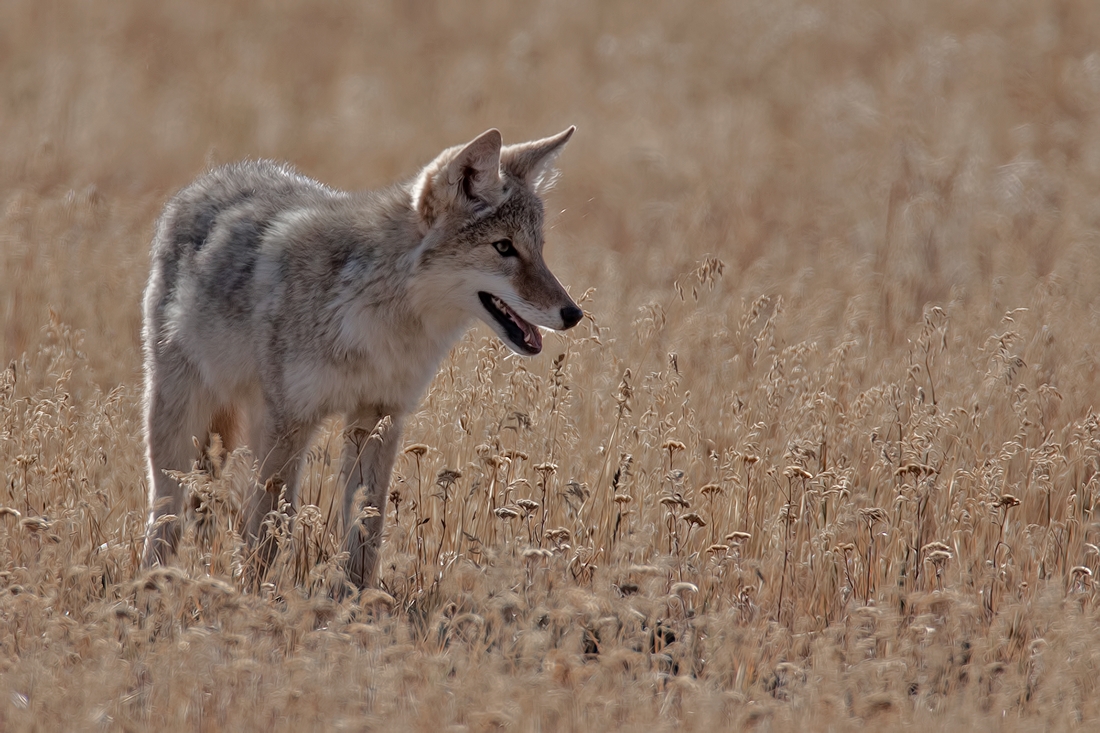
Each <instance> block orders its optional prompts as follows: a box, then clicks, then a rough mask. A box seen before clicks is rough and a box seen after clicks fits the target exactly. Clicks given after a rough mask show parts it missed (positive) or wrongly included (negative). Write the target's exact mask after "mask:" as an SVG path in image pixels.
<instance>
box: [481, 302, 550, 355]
mask: <svg viewBox="0 0 1100 733" xmlns="http://www.w3.org/2000/svg"><path fill="white" fill-rule="evenodd" d="M477 297H479V298H481V304H482V305H484V306H485V310H487V311H489V313H490V314H491V315H492V316H493V318H495V319H496V320H497V323H499V324H500V325H501V326H502V327H503V328H504V332H505V333H506V334H508V340H509V341H511V342H512V344H513V345H514V346H515V347H516V349H518V350H519V351H520V352H522V353H524V354H530V355H534V354H537V353H539V352H540V351H542V334H540V333H539V329H538V328H537V327H536V326H534V325H532V324H530V323H528V322H527V321H525V320H523V319H522V318H520V317H519V314H518V313H516V312H515V311H514V310H512V309H511V308H509V307H508V304H507V303H505V302H504V301H503V300H501V299H500V298H498V297H497V296H495V295H490V294H489V293H486V292H484V291H482V292H479V293H478V294H477Z"/></svg>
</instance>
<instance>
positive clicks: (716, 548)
mask: <svg viewBox="0 0 1100 733" xmlns="http://www.w3.org/2000/svg"><path fill="white" fill-rule="evenodd" d="M729 550H730V546H729V545H722V544H714V545H711V546H710V547H708V548H707V554H708V555H725V554H726V553H727V552H729Z"/></svg>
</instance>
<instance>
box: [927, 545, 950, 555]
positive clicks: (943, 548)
mask: <svg viewBox="0 0 1100 733" xmlns="http://www.w3.org/2000/svg"><path fill="white" fill-rule="evenodd" d="M921 552H926V553H932V552H946V553H949V554H950V552H951V546H950V545H948V544H946V543H943V542H929V543H928V544H927V545H925V546H924V547H922V548H921Z"/></svg>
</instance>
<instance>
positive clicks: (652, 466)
mask: <svg viewBox="0 0 1100 733" xmlns="http://www.w3.org/2000/svg"><path fill="white" fill-rule="evenodd" d="M568 124H576V125H577V126H578V132H577V134H576V135H575V137H574V139H573V141H572V142H571V143H570V146H569V147H568V149H567V150H566V152H565V153H564V155H563V156H562V158H561V159H560V167H561V169H562V174H563V175H562V178H561V181H560V183H559V185H558V187H557V188H556V189H555V190H554V191H553V192H552V193H551V194H550V199H549V201H550V204H549V211H550V217H549V226H548V231H547V236H548V245H547V257H548V260H549V262H550V264H551V266H552V267H553V268H554V270H555V272H556V273H557V274H558V275H559V277H560V278H561V279H562V281H563V282H565V283H566V284H567V285H569V286H570V288H571V291H572V292H573V294H574V295H575V296H576V297H578V298H582V305H583V307H584V309H585V311H586V313H587V316H588V317H587V318H586V319H585V321H584V322H583V323H582V324H581V326H579V327H578V328H577V329H574V330H573V331H570V332H569V333H568V334H562V335H551V336H548V337H547V342H546V350H545V351H544V353H543V355H542V356H540V357H537V358H535V359H530V360H524V359H520V358H517V357H513V356H508V355H507V352H506V351H505V348H504V347H503V346H502V345H501V344H500V343H499V342H497V341H496V340H495V339H494V338H492V337H491V335H490V332H489V330H488V329H487V328H485V327H482V326H478V327H476V328H474V329H473V330H472V331H471V332H470V333H469V334H468V335H467V336H466V338H465V339H464V340H463V341H462V342H461V343H460V344H459V345H458V346H457V347H456V348H455V350H454V352H453V353H452V354H451V355H450V357H449V358H448V359H447V360H446V361H445V363H444V366H443V369H442V371H441V373H440V374H439V376H438V378H437V379H436V380H435V382H434V383H433V385H432V386H431V389H430V392H429V393H428V394H427V395H426V396H425V398H424V401H423V403H422V405H421V408H420V409H419V411H418V412H417V413H415V414H414V415H413V416H412V418H411V419H410V423H409V428H408V430H407V434H406V450H405V451H404V453H403V454H402V455H401V456H400V457H399V459H398V463H397V468H396V471H395V475H394V480H393V484H392V493H391V500H392V501H391V505H390V515H389V520H388V523H387V524H388V529H387V535H386V540H385V545H384V554H383V564H382V570H381V577H382V586H381V588H380V589H379V590H375V591H367V592H364V593H363V594H362V595H361V596H356V597H347V598H344V599H343V600H339V601H337V600H333V599H331V598H330V597H329V595H328V593H327V592H326V588H328V587H329V585H330V584H331V583H332V582H334V579H336V578H338V577H339V574H340V570H339V561H340V558H339V556H338V555H336V549H337V547H338V540H337V534H338V533H339V531H340V528H338V527H335V526H333V525H332V523H331V522H330V519H331V517H332V514H333V511H332V501H333V490H332V489H333V484H334V483H335V476H334V475H333V474H334V461H333V456H334V454H335V451H336V448H335V447H334V446H335V443H336V439H337V437H338V433H337V431H338V430H339V425H338V424H336V423H333V424H331V425H329V426H328V427H327V428H326V431H325V433H324V435H323V436H322V437H321V439H320V441H319V442H318V444H317V445H316V446H315V447H314V449H313V450H312V452H311V453H310V456H309V462H308V475H307V476H306V478H305V479H304V482H303V486H304V494H305V496H304V504H305V505H306V506H304V507H303V508H302V509H301V510H300V512H299V513H298V516H297V517H296V519H295V520H294V521H293V522H287V523H286V524H285V526H286V529H285V531H284V532H283V533H282V534H281V535H280V548H281V549H280V554H279V557H278V560H277V562H276V563H275V566H274V568H273V571H272V573H271V574H270V575H269V577H268V578H267V579H266V582H264V583H263V584H262V585H258V586H257V585H255V584H250V583H249V581H248V580H247V578H248V575H247V574H246V573H242V558H243V554H244V552H243V548H242V546H241V542H240V537H239V535H238V534H237V527H238V525H237V518H236V513H235V512H236V507H237V506H238V504H239V496H240V491H241V489H242V487H244V486H246V485H247V483H248V481H249V477H250V474H251V470H252V466H251V461H250V459H249V457H248V456H247V454H243V453H240V452H236V453H232V454H230V455H214V456H212V460H214V461H215V462H218V463H220V464H221V467H222V471H221V476H220V478H218V479H217V480H214V479H211V478H210V477H209V476H208V475H205V474H202V473H198V472H196V473H194V474H192V475H190V476H189V477H188V484H189V485H190V487H191V489H192V491H193V492H194V496H195V503H196V506H197V508H196V510H195V515H194V516H193V517H191V519H190V525H189V527H190V528H189V530H188V534H187V537H186V542H185V547H184V550H183V552H182V553H181V556H180V557H179V559H178V562H177V563H176V564H175V565H174V566H172V567H169V568H164V569H158V570H155V571H153V572H148V573H143V572H141V571H140V569H139V568H138V567H137V560H138V557H139V553H140V546H141V544H140V543H141V537H142V531H143V528H142V522H143V518H144V511H145V504H144V502H145V496H146V478H145V475H144V466H143V457H142V439H141V431H140V421H139V413H140V384H141V374H140V353H139V352H140V338H139V330H140V312H139V305H138V304H139V300H140V293H141V289H142V287H143V283H144V279H145V277H146V273H147V266H148V254H147V253H148V243H149V240H150V237H151V234H152V228H153V222H154V220H155V218H156V216H157V214H158V211H159V208H160V207H161V206H162V205H163V203H164V201H165V200H166V198H167V197H168V196H169V195H170V194H171V193H172V192H173V191H174V190H175V189H177V188H179V187H181V186H182V185H184V184H186V183H187V182H188V181H189V180H190V179H191V178H193V177H194V176H195V175H196V174H197V173H199V172H200V171H201V170H203V169H204V168H205V167H207V166H209V165H212V164H216V163H220V162H226V161H230V160H235V159H239V158H244V157H273V158H279V159H285V160H288V161H291V162H292V163H294V164H295V165H297V166H298V167H299V168H300V169H301V170H303V171H304V172H306V173H307V174H309V175H312V176H314V177H317V178H320V179H322V180H324V181H326V182H328V183H331V184H333V185H337V186H340V187H344V188H370V187H376V186H381V185H385V184H387V183H390V182H392V181H394V180H398V179H400V178H401V177H403V176H410V175H412V174H413V173H414V172H415V171H416V170H417V169H418V167H419V166H420V165H423V164H424V163H426V162H427V161H428V160H430V159H431V158H432V157H433V156H434V155H435V154H436V153H437V152H438V151H439V150H441V149H442V148H443V147H445V146H448V145H452V144H455V143H459V142H463V141H465V140H468V139H470V138H472V137H473V136H474V135H476V134H477V133H479V132H481V131H483V130H484V129H486V128H488V127H492V126H495V127H499V128H500V129H501V130H502V131H503V133H504V136H505V140H506V141H518V140H524V139H530V138H533V137H537V136H542V135H548V134H551V133H554V132H557V131H558V130H561V129H563V128H564V127H565V126H567V125H568ZM1098 193H1100V4H1097V3H1095V2H1094V1H1093V0H1003V1H1002V0H997V1H994V2H978V1H976V0H975V1H971V0H964V1H962V2H960V1H959V0H929V1H928V2H910V1H909V0H885V1H884V2H879V1H878V0H836V1H835V2H828V3H819V4H801V3H797V2H793V1H789V0H744V1H743V2H737V1H730V2H702V1H699V2H679V3H648V2H630V1H628V0H613V1H611V2H606V3H589V2H578V1H577V0H546V1H544V2H536V3H510V2H505V1H504V0H499V1H496V2H480V3H475V4H458V3H444V2H433V1H432V0H418V1H417V2H408V3H396V2H395V3H356V2H351V1H350V0H332V2H324V3H319V2H318V3H304V2H291V1H290V0H286V1H282V2H275V3H269V4H266V5H264V6H263V7H260V6H259V5H258V4H257V5H253V4H251V3H244V2H212V1H209V2H206V1H204V2H183V1H182V0H179V1H173V2H163V3H147V2H141V1H140V0H114V1H113V2H109V3H108V2H76V1H75V0H56V1H55V0H45V1H43V0H6V1H5V2H3V3H0V478H2V486H0V506H2V507H3V508H2V509H0V729H3V730H6V731H32V730H33V731H39V730H41V731H46V730H129V731H142V730H150V729H167V730H202V731H215V730H242V731H244V730H263V731H280V730H291V729H302V730H428V731H471V732H472V731H490V730H518V731H528V730H530V731H536V730H537V731H587V730H592V731H601V730H669V731H671V730H686V731H713V730H741V729H750V728H754V729H757V730H772V731H783V730H799V731H832V730H846V729H859V728H862V727H867V728H870V729H879V730H896V729H918V730H929V729H935V730H959V729H964V728H966V729H970V730H981V731H986V730H988V731H1029V730H1069V729H1080V730H1095V729H1096V726H1097V725H1100V674H1098V672H1100V608H1098V600H1100V599H1098V596H1097V585H1098V584H1100V575H1098V574H1100V523H1098V518H1097V517H1096V516H1095V513H1096V512H1097V511H1100V414H1098V409H1100V381H1098V376H1097V359H1098V358H1100V197H1098V195H1097V194H1098ZM582 296H583V297H582ZM9 363H10V366H9Z"/></svg>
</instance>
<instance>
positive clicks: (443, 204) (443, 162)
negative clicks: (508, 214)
mask: <svg viewBox="0 0 1100 733" xmlns="http://www.w3.org/2000/svg"><path fill="white" fill-rule="evenodd" d="M500 142H501V140H500V131H499V130H496V129H492V130H486V131H485V132H483V133H481V134H480V135H478V136H477V137H476V138H474V139H473V140H471V141H470V142H469V143H467V144H466V145H462V146H459V147H454V148H448V149H447V150H444V151H443V152H442V153H441V154H440V155H439V157H437V158H436V159H435V160H433V161H432V162H431V163H429V164H428V165H427V166H425V168H424V170H422V171H420V175H419V176H417V179H416V181H415V183H414V184H413V188H412V197H413V205H414V206H416V211H417V213H418V214H419V215H420V220H421V222H423V223H424V224H425V225H426V226H428V227H431V226H432V225H433V224H434V223H435V222H436V220H437V219H438V218H439V217H440V216H442V215H443V214H444V213H446V212H447V211H451V210H454V209H460V210H462V211H463V212H464V213H471V212H477V211H483V210H485V209H488V208H491V207H493V206H496V205H498V204H499V203H500V197H501V194H502V192H503V190H502V189H503V185H502V183H501V180H500Z"/></svg>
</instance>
